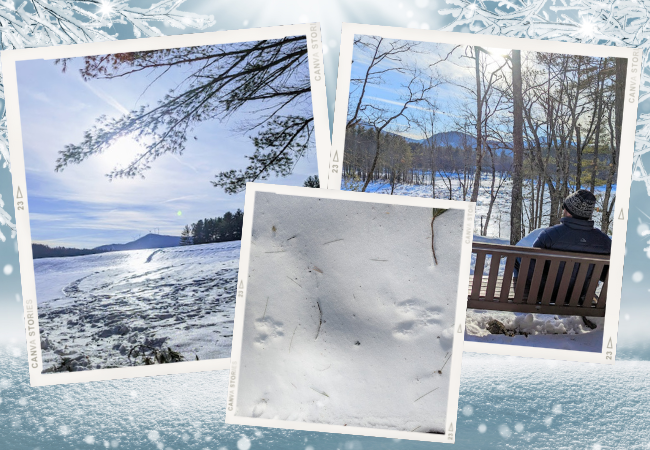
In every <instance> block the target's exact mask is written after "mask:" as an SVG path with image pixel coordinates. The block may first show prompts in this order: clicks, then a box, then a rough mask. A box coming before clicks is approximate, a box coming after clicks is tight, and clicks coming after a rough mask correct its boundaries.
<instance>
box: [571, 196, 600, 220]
mask: <svg viewBox="0 0 650 450" xmlns="http://www.w3.org/2000/svg"><path fill="white" fill-rule="evenodd" d="M563 206H564V209H566V210H567V211H568V212H569V213H570V214H571V215H572V216H573V217H575V218H576V219H583V220H591V215H592V214H593V213H594V208H595V206H596V197H595V196H594V194H592V193H591V192H589V191H586V190H584V189H580V190H579V191H576V192H574V193H573V194H571V195H569V196H568V197H567V198H565V199H564V205H563Z"/></svg>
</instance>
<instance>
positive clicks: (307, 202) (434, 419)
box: [227, 191, 470, 442]
mask: <svg viewBox="0 0 650 450" xmlns="http://www.w3.org/2000/svg"><path fill="white" fill-rule="evenodd" d="M337 194H342V192H337ZM346 194H349V193H346ZM357 198H358V196H357ZM440 203H444V207H443V206H441V207H439V208H437V207H434V208H432V207H424V206H412V205H403V204H390V203H389V202H386V203H382V202H380V201H375V202H363V201H355V200H353V199H350V198H346V197H345V196H340V197H339V198H319V197H305V196H300V195H288V194H284V193H283V194H279V193H272V192H259V191H258V192H255V197H254V212H253V217H252V234H251V236H250V258H249V263H248V276H246V275H245V274H243V275H241V277H240V279H245V280H247V282H248V285H247V286H246V294H245V298H243V299H242V300H243V301H244V303H243V304H244V307H243V312H244V315H243V319H242V318H241V317H239V314H240V310H239V309H238V312H237V314H238V318H237V322H236V324H235V338H236V341H235V343H234V344H233V356H232V360H233V361H238V362H239V366H238V368H235V367H233V368H232V369H231V377H233V376H237V377H238V381H237V385H236V386H237V387H236V400H235V405H234V411H233V412H232V414H230V413H229V415H228V416H227V421H229V423H239V424H246V425H254V426H257V425H261V426H274V427H275V426H280V427H285V428H299V429H300V428H301V427H303V426H304V425H301V424H318V425H323V426H322V427H316V428H314V427H313V426H312V427H311V428H307V429H310V430H317V431H327V432H338V433H353V434H369V435H373V436H385V437H395V438H404V439H416V440H440V441H442V440H444V441H445V442H446V441H447V438H448V436H445V433H446V431H447V428H448V427H449V423H448V422H449V421H452V422H455V417H456V404H455V403H453V402H451V400H450V399H454V398H455V395H457V387H455V386H457V384H456V385H453V384H452V385H450V383H454V382H457V381H458V379H459V377H460V349H461V348H462V347H461V345H462V334H460V333H459V332H457V328H458V327H459V326H460V325H461V323H462V322H459V323H457V322H456V320H457V317H458V320H462V319H460V317H463V313H464V306H465V305H464V301H462V300H463V295H462V294H460V291H459V277H460V274H461V273H462V274H463V279H465V277H466V275H465V273H466V272H467V270H466V269H465V270H463V269H462V267H461V261H462V260H463V259H464V260H465V261H468V260H469V250H470V248H469V246H466V247H463V230H464V226H465V225H464V221H465V214H466V212H465V209H464V205H463V206H461V207H459V206H458V205H454V203H455V202H439V204H440ZM247 207H248V199H247ZM246 214H249V212H248V209H247V210H246ZM467 227H469V225H467ZM245 229H246V228H245ZM244 239H246V237H244ZM242 245H244V244H242ZM242 248H244V247H242ZM463 250H465V252H463ZM243 252H244V250H242V255H243ZM463 254H464V255H465V256H464V257H463V256H462V255H463ZM242 258H243V256H242ZM463 281H464V280H463ZM461 285H462V286H466V282H465V284H461ZM459 294H460V295H459ZM459 299H461V304H459ZM238 302H240V300H238ZM459 306H460V307H461V308H462V309H461V311H462V312H460V313H457V309H458V307H459ZM239 307H241V306H240V305H238V308H239ZM457 314H458V316H457ZM459 341H460V342H459ZM454 343H456V344H457V345H454ZM454 351H457V352H458V354H457V355H455V357H454ZM452 357H454V359H453V361H452ZM231 395H233V394H232V393H231ZM452 403H453V404H454V406H453V407H452V406H449V405H451V404H452ZM452 408H453V410H452ZM448 414H449V416H448ZM242 418H248V419H249V420H248V421H238V420H241V419H242ZM445 424H447V425H446V426H445ZM330 425H331V426H336V428H328V427H327V426H330ZM344 427H345V428H344ZM361 429H366V431H365V432H360V430H361ZM390 432H405V433H402V434H399V435H398V434H387V433H390ZM452 435H453V433H452ZM436 436H437V437H436ZM452 438H453V436H452Z"/></svg>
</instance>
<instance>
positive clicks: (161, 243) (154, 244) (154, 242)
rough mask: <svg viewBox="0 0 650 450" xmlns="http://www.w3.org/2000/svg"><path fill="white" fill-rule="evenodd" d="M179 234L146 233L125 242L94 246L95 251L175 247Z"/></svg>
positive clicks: (178, 241)
mask: <svg viewBox="0 0 650 450" xmlns="http://www.w3.org/2000/svg"><path fill="white" fill-rule="evenodd" d="M180 242H181V238H180V236H165V235H162V234H153V233H151V234H147V235H146V236H142V237H141V238H140V239H136V240H135V241H132V242H127V243H126V244H108V245H102V246H100V247H95V248H94V249H93V250H94V251H96V252H119V251H122V250H143V249H147V248H167V247H176V246H178V245H179V244H180Z"/></svg>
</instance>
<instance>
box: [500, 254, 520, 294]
mask: <svg viewBox="0 0 650 450" xmlns="http://www.w3.org/2000/svg"><path fill="white" fill-rule="evenodd" d="M506 258H507V259H506V268H505V270H504V271H503V282H502V283H501V294H500V295H499V301H500V302H504V303H507V302H508V297H510V285H511V284H512V274H513V272H514V270H515V261H516V260H517V258H513V257H509V258H508V257H507V256H506Z"/></svg>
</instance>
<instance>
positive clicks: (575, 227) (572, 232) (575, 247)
mask: <svg viewBox="0 0 650 450" xmlns="http://www.w3.org/2000/svg"><path fill="white" fill-rule="evenodd" d="M533 247H536V248H545V249H550V250H562V251H566V252H578V253H594V254H598V255H609V254H610V253H611V249H612V240H611V239H610V238H609V236H607V235H606V234H605V233H603V232H602V231H600V230H598V229H596V228H594V222H593V221H591V220H582V219H576V218H574V217H563V218H562V219H560V224H558V225H555V226H552V227H549V228H547V229H545V230H543V231H542V232H540V234H539V235H538V236H537V239H536V240H535V242H534V243H533ZM547 265H548V264H547ZM518 266H519V264H515V267H516V269H519V267H518ZM564 266H565V264H564V263H563V262H562V263H560V266H559V269H558V275H557V277H556V279H555V286H554V289H553V290H554V292H553V298H554V299H555V297H556V293H557V291H558V289H559V287H560V281H561V279H562V274H563V273H564ZM579 269H580V265H579V264H576V265H575V266H574V268H573V271H572V273H571V279H570V282H569V289H568V290H567V296H566V298H565V299H556V302H560V303H562V302H564V301H568V299H569V298H570V296H571V293H572V291H573V288H574V286H575V281H576V277H577V276H578V270H579ZM534 270H535V263H534V261H532V262H531V264H530V268H529V270H528V276H527V279H526V292H527V291H528V288H529V287H530V282H531V280H532V277H533V271H534ZM517 272H518V270H516V271H515V276H517V275H518V274H517ZM547 273H548V267H545V270H544V273H543V276H542V284H541V286H544V285H545V282H546V277H547ZM592 274H593V266H591V267H589V269H588V271H587V276H586V278H585V282H584V284H583V286H581V287H580V289H581V291H582V292H581V295H580V304H582V302H583V300H584V296H585V294H586V291H587V287H588V286H589V281H590V280H591V276H592ZM606 275H607V270H604V271H603V273H602V274H601V276H600V280H601V281H604V280H605V277H606ZM542 292H543V290H542V289H541V288H540V292H539V294H538V295H539V296H540V297H541V295H542ZM556 304H557V303H556Z"/></svg>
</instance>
